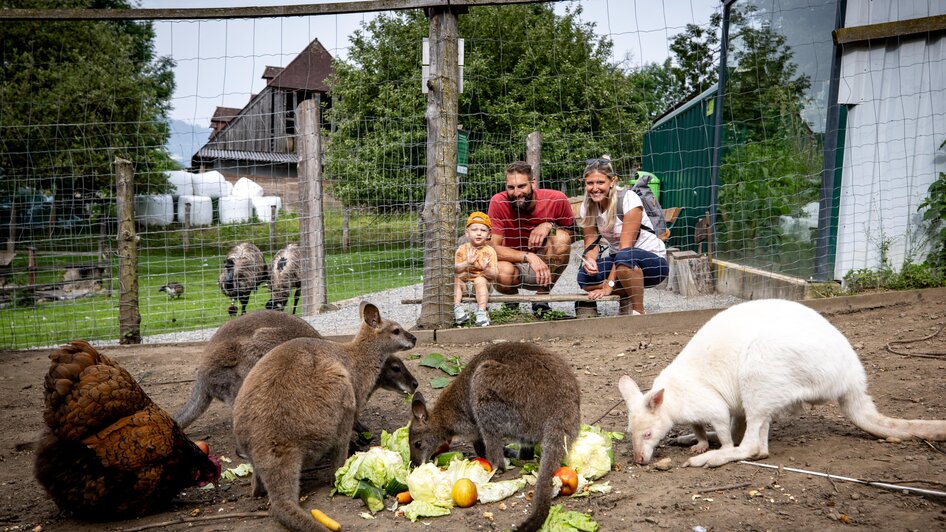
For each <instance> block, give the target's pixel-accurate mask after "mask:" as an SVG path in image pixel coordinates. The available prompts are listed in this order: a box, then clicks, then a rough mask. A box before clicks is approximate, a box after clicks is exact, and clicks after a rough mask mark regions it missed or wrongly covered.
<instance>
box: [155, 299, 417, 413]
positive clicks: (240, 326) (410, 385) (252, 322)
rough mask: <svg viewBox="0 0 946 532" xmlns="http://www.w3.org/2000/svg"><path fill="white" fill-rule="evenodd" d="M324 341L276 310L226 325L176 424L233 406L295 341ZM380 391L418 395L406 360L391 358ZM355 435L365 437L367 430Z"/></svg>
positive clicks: (204, 358) (210, 344)
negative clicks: (278, 350)
mask: <svg viewBox="0 0 946 532" xmlns="http://www.w3.org/2000/svg"><path fill="white" fill-rule="evenodd" d="M321 337H322V336H321V335H320V334H319V333H318V331H316V330H315V329H314V328H313V327H312V326H311V325H309V324H308V322H306V321H305V320H303V319H301V318H297V317H295V316H290V315H289V314H286V313H285V312H278V311H275V310H256V311H253V312H250V313H248V314H244V315H243V316H240V317H238V318H236V319H234V320H231V321H228V322H227V323H224V324H223V325H221V326H220V328H219V329H217V332H216V333H214V335H213V336H212V337H210V341H208V342H207V346H206V347H205V348H204V353H203V355H202V356H201V359H200V364H199V365H198V367H197V379H196V382H195V383H194V389H193V391H192V392H191V397H190V399H188V401H187V403H186V404H185V405H184V406H183V407H181V409H180V410H179V411H178V412H177V413H175V414H174V420H175V421H177V423H178V424H179V425H180V426H181V428H187V427H188V426H190V424H191V423H193V422H194V420H196V419H197V418H198V417H200V416H201V414H203V413H204V412H205V411H206V410H207V408H208V407H209V406H210V403H211V402H212V401H213V400H214V399H218V400H220V401H223V402H224V403H226V404H227V405H228V406H233V401H234V399H236V396H237V392H238V391H239V390H240V386H241V385H242V384H243V379H245V378H246V375H247V374H248V373H249V372H250V370H251V369H253V366H255V365H256V363H257V362H259V359H260V358H262V357H263V355H265V354H266V353H268V352H269V351H270V350H271V349H273V348H274V347H276V346H278V345H279V344H281V343H283V342H286V341H289V340H292V339H293V338H321ZM377 388H384V389H386V390H393V391H398V392H403V393H413V392H414V390H416V389H417V380H416V379H415V378H414V376H413V375H411V372H410V371H409V370H408V369H407V367H406V366H405V365H404V362H403V361H401V359H399V358H397V357H396V356H391V357H389V358H388V360H387V361H386V362H385V364H384V367H383V368H382V370H381V375H380V376H379V378H378V381H377V382H376V383H375V389H377ZM356 430H357V431H358V432H361V431H362V430H363V427H356Z"/></svg>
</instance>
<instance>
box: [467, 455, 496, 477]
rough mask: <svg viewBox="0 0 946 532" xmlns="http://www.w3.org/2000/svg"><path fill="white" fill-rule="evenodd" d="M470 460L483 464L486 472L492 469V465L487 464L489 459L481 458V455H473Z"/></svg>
mask: <svg viewBox="0 0 946 532" xmlns="http://www.w3.org/2000/svg"><path fill="white" fill-rule="evenodd" d="M470 461H471V462H477V463H478V464H480V465H481V466H483V469H485V470H486V472H487V473H489V472H490V471H492V470H493V466H491V465H489V460H487V459H485V458H481V457H479V456H477V457H475V458H471V459H470Z"/></svg>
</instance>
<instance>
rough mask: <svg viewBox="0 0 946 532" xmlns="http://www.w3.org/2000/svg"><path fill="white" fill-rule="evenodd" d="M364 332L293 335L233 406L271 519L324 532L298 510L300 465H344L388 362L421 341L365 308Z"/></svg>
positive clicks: (260, 366)
mask: <svg viewBox="0 0 946 532" xmlns="http://www.w3.org/2000/svg"><path fill="white" fill-rule="evenodd" d="M360 310H361V319H362V324H361V329H360V330H359V331H358V334H357V335H356V336H355V338H354V339H353V340H352V341H351V342H347V343H335V342H331V341H329V340H324V339H319V338H296V339H293V340H289V341H288V342H285V343H283V344H280V345H279V346H277V347H276V348H274V349H273V350H272V351H270V352H269V353H267V354H266V356H265V357H263V358H262V359H261V360H260V361H259V362H258V363H257V364H256V366H254V367H253V369H252V370H250V373H249V374H248V375H247V376H246V380H245V381H244V382H243V386H241V387H240V391H239V393H237V397H236V401H234V403H233V432H234V434H235V436H236V441H237V446H238V447H239V448H240V449H243V450H244V451H245V452H246V453H247V454H248V456H249V459H250V462H251V463H252V465H253V471H254V475H253V482H252V483H253V495H254V496H257V497H259V496H262V495H264V494H266V493H268V494H269V501H270V512H271V515H272V516H273V518H274V519H275V520H276V521H277V522H278V523H280V524H281V525H283V526H285V527H286V528H289V529H290V530H311V531H318V530H322V527H321V525H319V524H318V523H316V522H315V521H314V520H313V519H312V518H311V517H310V516H309V514H308V512H305V511H303V510H302V508H301V507H300V506H299V481H300V474H301V472H302V468H303V464H304V463H305V462H306V461H318V462H321V463H323V464H326V465H328V470H329V471H330V472H334V471H335V470H336V469H338V468H339V467H341V466H342V465H343V464H344V463H345V459H346V457H347V456H348V443H349V438H350V435H351V430H352V426H353V425H354V422H355V418H356V416H357V414H358V412H359V411H360V410H361V408H362V406H363V405H364V404H365V401H366V400H367V399H368V396H369V395H370V394H371V390H372V389H373V388H374V386H375V383H376V382H377V380H378V375H380V373H381V368H382V367H383V366H384V362H385V361H386V360H387V359H388V357H389V356H390V355H391V354H392V353H395V352H397V351H403V350H406V349H411V348H412V347H414V344H415V342H416V340H417V339H416V338H415V337H414V335H412V334H411V333H409V332H407V331H406V330H405V329H404V328H403V327H401V326H400V325H398V324H397V323H395V322H393V321H389V320H385V319H382V318H381V313H380V312H379V311H378V308H377V307H376V306H374V305H372V304H370V303H366V302H363V303H362V304H361V309H360Z"/></svg>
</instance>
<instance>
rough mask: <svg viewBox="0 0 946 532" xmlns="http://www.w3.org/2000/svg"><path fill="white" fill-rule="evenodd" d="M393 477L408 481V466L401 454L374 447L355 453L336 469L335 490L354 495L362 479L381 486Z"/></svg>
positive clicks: (399, 480) (401, 481) (403, 481)
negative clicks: (405, 464)
mask: <svg viewBox="0 0 946 532" xmlns="http://www.w3.org/2000/svg"><path fill="white" fill-rule="evenodd" d="M392 479H396V480H397V481H398V482H400V483H402V484H406V483H407V467H405V466H404V462H403V461H402V460H401V455H399V454H398V453H396V452H394V451H391V450H388V449H383V448H381V447H372V448H371V449H368V451H366V452H358V453H355V454H353V455H352V456H350V457H349V458H348V460H346V461H345V464H344V465H343V466H342V467H340V468H338V470H337V471H335V487H334V491H335V492H338V493H342V494H345V495H348V496H349V497H353V496H354V495H355V493H356V492H357V491H358V481H360V480H367V481H368V482H370V483H372V484H373V485H375V486H377V487H379V488H381V487H383V486H385V485H387V484H388V482H389V481H390V480H392Z"/></svg>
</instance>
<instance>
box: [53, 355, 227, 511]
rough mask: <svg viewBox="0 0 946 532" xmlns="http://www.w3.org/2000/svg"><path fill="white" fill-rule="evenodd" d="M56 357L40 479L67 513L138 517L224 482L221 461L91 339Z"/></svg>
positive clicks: (54, 359) (57, 503)
mask: <svg viewBox="0 0 946 532" xmlns="http://www.w3.org/2000/svg"><path fill="white" fill-rule="evenodd" d="M49 358H50V360H51V362H50V366H49V373H48V374H47V375H46V382H45V399H46V408H45V410H44V412H43V419H44V420H45V421H46V426H47V427H48V430H47V431H46V433H45V434H44V435H43V438H42V439H41V440H40V442H39V445H38V447H37V451H36V465H35V474H36V479H37V480H38V481H39V483H40V484H42V486H43V487H44V488H46V491H47V492H48V493H49V495H50V496H51V497H52V498H53V500H54V501H55V502H56V505H57V506H58V507H59V509H60V510H62V511H64V512H71V513H72V514H74V515H75V516H77V517H80V518H82V519H88V520H93V521H104V520H110V519H120V518H129V517H136V516H140V515H144V514H147V513H149V512H152V511H154V510H157V509H159V508H160V507H162V506H164V505H166V504H167V503H168V502H169V501H170V500H171V498H173V497H174V496H175V495H177V494H178V493H180V492H181V490H183V489H184V488H187V487H190V486H196V485H202V484H205V483H207V482H215V481H216V480H217V479H218V478H219V477H220V463H219V462H218V461H216V458H214V457H211V456H208V455H206V454H204V453H203V452H202V451H201V450H200V449H198V448H197V446H196V445H195V444H194V442H192V441H190V440H189V439H188V438H187V436H185V435H184V431H182V430H181V429H180V427H178V425H177V424H176V423H175V422H174V420H173V419H171V416H170V415H168V414H167V413H166V412H164V411H163V410H161V409H160V408H159V407H158V406H157V405H156V404H154V402H153V401H151V399H150V398H149V397H148V396H147V395H145V392H144V390H142V389H141V387H140V386H138V383H137V382H135V379H134V378H132V376H131V375H130V374H129V373H128V372H127V371H125V370H124V369H122V368H121V367H120V366H119V365H118V364H116V363H115V362H114V361H112V360H111V359H109V358H108V357H106V356H104V355H102V354H100V353H99V352H98V351H96V350H95V349H94V348H93V347H92V346H91V345H89V344H88V343H87V342H84V341H78V340H77V341H74V342H71V343H70V344H69V345H67V346H64V347H62V348H60V349H57V350H55V351H53V352H52V353H51V354H50V355H49Z"/></svg>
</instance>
